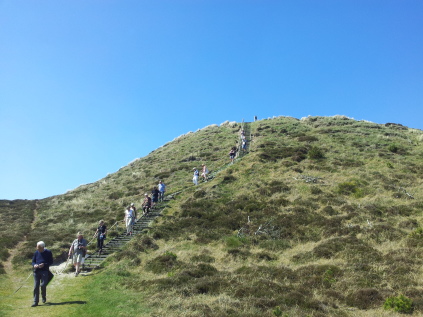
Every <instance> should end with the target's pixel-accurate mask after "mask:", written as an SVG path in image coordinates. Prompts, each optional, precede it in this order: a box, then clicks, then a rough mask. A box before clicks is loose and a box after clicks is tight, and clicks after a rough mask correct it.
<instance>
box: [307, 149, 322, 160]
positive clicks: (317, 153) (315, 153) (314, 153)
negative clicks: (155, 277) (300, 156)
mask: <svg viewBox="0 0 423 317" xmlns="http://www.w3.org/2000/svg"><path fill="white" fill-rule="evenodd" d="M308 157H309V158H310V159H314V160H318V159H322V158H324V157H325V155H324V152H323V150H321V149H320V148H318V147H316V146H313V147H312V148H311V149H310V150H309V151H308Z"/></svg>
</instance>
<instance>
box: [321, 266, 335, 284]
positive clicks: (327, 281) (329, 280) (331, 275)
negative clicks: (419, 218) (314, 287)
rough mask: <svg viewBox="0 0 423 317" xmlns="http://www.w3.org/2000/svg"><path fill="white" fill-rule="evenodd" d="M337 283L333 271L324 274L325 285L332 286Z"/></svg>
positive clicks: (329, 270)
mask: <svg viewBox="0 0 423 317" xmlns="http://www.w3.org/2000/svg"><path fill="white" fill-rule="evenodd" d="M335 282H336V279H335V277H334V272H333V270H331V269H328V270H326V272H325V273H324V274H323V283H324V284H325V285H327V286H331V285H332V284H333V283H335Z"/></svg>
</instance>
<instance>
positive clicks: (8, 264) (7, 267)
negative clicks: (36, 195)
mask: <svg viewBox="0 0 423 317" xmlns="http://www.w3.org/2000/svg"><path fill="white" fill-rule="evenodd" d="M37 216H38V200H36V201H35V208H34V210H33V214H32V221H31V231H32V230H34V228H35V220H36V219H37ZM27 239H28V238H27V236H26V235H24V236H23V237H22V240H20V241H18V243H17V244H16V245H15V247H14V248H12V249H9V250H8V251H9V254H10V255H9V257H8V258H7V260H6V261H5V262H4V263H3V266H4V270H5V271H6V275H8V276H13V272H14V270H13V263H12V261H13V258H14V257H15V256H16V255H17V254H19V252H20V251H21V249H22V247H23V245H24V244H25V242H26V241H27ZM35 248H36V246H34V252H35Z"/></svg>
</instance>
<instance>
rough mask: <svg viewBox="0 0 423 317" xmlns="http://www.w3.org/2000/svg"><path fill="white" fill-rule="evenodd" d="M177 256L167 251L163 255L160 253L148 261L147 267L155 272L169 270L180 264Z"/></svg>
mask: <svg viewBox="0 0 423 317" xmlns="http://www.w3.org/2000/svg"><path fill="white" fill-rule="evenodd" d="M176 258H177V256H176V254H174V253H172V252H169V251H167V252H166V253H164V254H163V255H159V256H158V257H156V258H154V259H153V260H151V261H149V262H147V264H146V266H145V268H146V269H147V270H148V271H151V272H153V273H155V274H160V273H164V272H168V271H170V270H171V269H172V268H174V267H175V266H176V265H177V264H178V261H177V260H176Z"/></svg>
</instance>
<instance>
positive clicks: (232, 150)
mask: <svg viewBox="0 0 423 317" xmlns="http://www.w3.org/2000/svg"><path fill="white" fill-rule="evenodd" d="M235 155H236V147H235V146H233V147H232V149H231V150H230V151H229V158H230V159H231V163H233V162H234V159H235Z"/></svg>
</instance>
